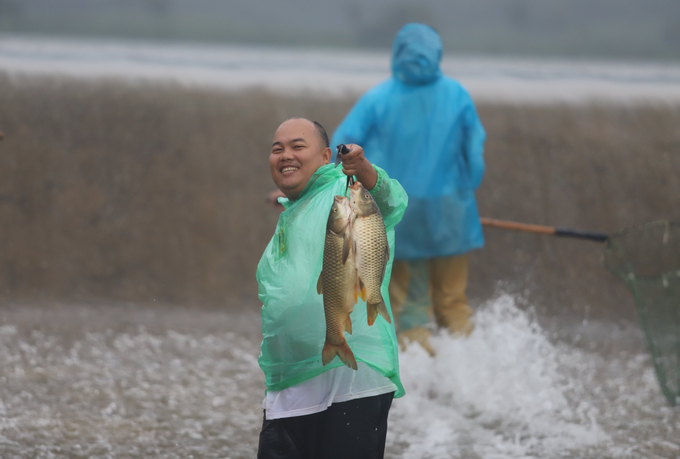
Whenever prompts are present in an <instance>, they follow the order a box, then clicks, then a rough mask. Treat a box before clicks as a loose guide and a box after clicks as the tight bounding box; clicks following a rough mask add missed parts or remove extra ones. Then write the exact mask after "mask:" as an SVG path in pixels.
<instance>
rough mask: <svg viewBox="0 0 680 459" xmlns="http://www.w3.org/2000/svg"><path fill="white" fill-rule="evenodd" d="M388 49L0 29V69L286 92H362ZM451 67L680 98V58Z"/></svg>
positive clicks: (482, 83)
mask: <svg viewBox="0 0 680 459" xmlns="http://www.w3.org/2000/svg"><path fill="white" fill-rule="evenodd" d="M389 58H390V56H389V50H385V52H375V51H373V52H368V51H342V50H331V49H313V48H308V49H302V48H297V49H296V48H282V47H279V48H274V47H269V48H265V47H245V46H240V47H237V46H224V45H223V46H218V45H198V44H182V43H153V42H138V41H122V40H118V41H105V40H93V41H76V40H66V39H50V38H29V37H17V36H0V71H3V70H4V71H6V72H10V73H12V74H17V75H23V74H48V75H69V76H75V77H120V78H133V79H145V80H169V81H175V82H180V83H184V84H190V85H207V86H213V87H220V88H227V89H240V88H245V87H252V86H260V87H267V88H269V89H271V90H274V91H278V92H283V93H287V94H290V93H310V92H311V93H315V94H325V95H344V94H347V93H354V94H356V93H361V92H363V91H365V90H366V89H368V88H370V87H371V86H373V85H375V84H377V83H378V82H380V81H382V80H384V79H385V78H387V77H388V76H389V73H390V65H389ZM442 68H443V71H444V73H445V74H447V75H449V76H452V77H454V78H456V79H458V80H460V81H461V82H462V83H463V85H465V87H467V88H468V89H469V90H470V92H471V94H472V96H473V97H474V98H475V99H476V100H478V101H480V100H490V101H499V100H507V101H514V102H531V103H545V102H547V103H554V102H556V101H559V102H588V101H592V100H598V101H600V100H605V101H614V102H625V103H630V102H638V101H641V100H642V101H648V102H656V103H658V102H664V103H665V102H673V103H677V102H679V101H680V65H678V64H669V63H653V62H617V61H584V60H564V59H563V60H560V59H518V58H498V57H496V58H493V57H481V56H457V55H452V54H449V53H445V54H444V59H443V62H442Z"/></svg>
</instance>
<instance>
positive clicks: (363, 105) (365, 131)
mask: <svg viewBox="0 0 680 459" xmlns="http://www.w3.org/2000/svg"><path fill="white" fill-rule="evenodd" d="M371 99H372V97H371V94H370V93H367V94H365V95H364V96H362V97H361V99H359V100H358V101H357V103H356V104H354V107H352V109H351V110H350V111H349V113H348V114H347V116H345V119H344V120H342V123H340V126H338V128H337V129H336V130H335V133H333V138H332V139H331V145H333V146H336V145H338V144H341V143H344V144H348V143H355V144H357V145H362V146H363V145H364V143H365V140H366V139H367V138H368V136H369V133H370V132H371V130H372V129H374V127H375V109H374V108H373V103H372V102H371Z"/></svg>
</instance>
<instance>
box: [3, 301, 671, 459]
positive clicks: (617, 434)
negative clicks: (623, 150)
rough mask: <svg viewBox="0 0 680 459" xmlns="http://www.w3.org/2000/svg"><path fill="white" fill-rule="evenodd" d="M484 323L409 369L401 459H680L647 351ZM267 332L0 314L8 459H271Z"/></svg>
mask: <svg viewBox="0 0 680 459" xmlns="http://www.w3.org/2000/svg"><path fill="white" fill-rule="evenodd" d="M475 320H476V329H475V332H474V333H473V334H472V335H471V336H470V337H469V338H467V339H453V338H451V337H449V336H447V335H443V334H442V335H438V336H435V337H434V339H433V345H434V347H435V348H436V350H437V355H436V357H434V358H431V357H430V356H429V355H428V354H426V353H425V352H424V351H423V350H422V349H420V348H419V347H418V346H417V345H411V346H410V347H409V348H408V350H407V351H405V352H403V353H402V354H401V357H400V365H401V374H402V378H403V382H404V385H405V387H406V391H407V394H406V396H405V397H404V398H401V399H398V400H395V402H394V404H393V408H392V411H391V412H390V420H389V422H390V426H389V431H388V443H387V449H386V457H388V458H392V459H396V458H408V459H411V458H416V459H417V458H423V459H425V458H428V459H434V458H465V459H467V458H483V459H487V458H488V459H501V458H513V459H514V458H609V457H611V458H640V457H645V458H670V457H678V456H679V455H680V411H679V410H677V409H672V408H670V407H668V406H667V405H666V403H665V399H664V398H663V396H662V395H661V393H660V391H659V388H658V385H657V383H656V380H655V377H654V373H653V370H652V367H651V363H650V359H649V358H648V357H647V355H646V353H645V352H644V350H637V351H628V350H621V351H620V352H614V353H613V354H612V353H610V352H609V353H607V354H604V353H602V352H599V351H598V350H597V349H596V350H590V349H589V348H588V346H585V347H584V346H581V347H576V346H574V345H573V344H570V343H568V342H563V341H555V339H552V338H550V337H549V336H548V333H546V332H545V331H544V330H543V329H542V328H541V327H540V326H539V325H538V322H537V321H536V320H535V319H534V317H533V314H532V313H531V312H527V311H525V310H523V309H522V308H520V307H518V306H517V304H516V301H515V299H514V298H513V297H512V296H508V295H502V296H500V297H499V298H497V299H496V300H494V301H491V302H489V303H487V304H485V305H482V306H481V307H479V308H478V309H477V312H476V315H475ZM609 326H611V325H610V324H605V325H604V327H605V328H606V327H609ZM258 328H259V318H258V315H257V313H256V312H254V311H250V312H248V313H247V314H246V313H242V312H237V311H217V312H216V311H200V310H189V309H186V310H184V309H182V308H167V309H161V308H155V309H147V308H145V307H143V306H139V307H130V308H127V309H126V310H124V311H121V309H120V308H115V307H111V308H106V307H101V306H98V307H94V306H62V307H61V308H58V309H54V308H50V307H37V306H30V307H23V308H20V309H16V310H14V311H12V310H3V311H0V457H3V458H28V457H30V458H85V457H87V458H102V459H103V458H118V457H129V458H189V457H193V458H222V459H224V458H231V459H236V458H239V459H240V458H252V457H255V455H256V452H257V442H258V434H259V430H260V426H261V420H262V409H261V401H262V396H263V391H264V383H263V379H264V378H263V375H262V373H261V371H260V369H259V367H258V365H257V353H258V346H259V339H260V337H259V336H258V331H257V330H258ZM586 340H587V336H586V337H585V338H582V339H581V343H583V342H584V341H586Z"/></svg>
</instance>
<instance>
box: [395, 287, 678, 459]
mask: <svg viewBox="0 0 680 459" xmlns="http://www.w3.org/2000/svg"><path fill="white" fill-rule="evenodd" d="M475 322H476V329H475V332H474V333H473V334H472V335H471V336H470V337H469V338H467V339H452V338H451V337H449V336H448V335H446V334H441V335H438V336H435V337H434V338H433V340H432V344H433V346H434V347H435V349H436V351H437V355H436V357H434V358H430V357H429V356H428V355H427V354H426V353H425V351H423V350H422V349H421V348H420V347H419V346H417V345H411V346H409V348H408V350H407V351H406V352H403V353H402V354H401V357H400V365H401V373H402V378H403V382H404V386H405V388H406V391H407V394H406V397H404V398H403V399H401V400H397V401H395V404H394V407H393V410H392V413H391V426H390V427H391V428H390V431H389V437H388V439H389V444H390V448H389V449H388V451H390V453H391V455H392V456H391V457H409V458H452V457H472V458H474V457H482V458H524V457H597V456H598V455H599V457H628V456H627V454H628V453H627V452H626V447H624V446H623V445H622V444H621V440H622V439H620V438H616V439H615V438H613V437H612V436H611V435H610V434H609V433H608V432H607V430H608V429H605V428H604V427H603V426H602V425H601V422H605V423H606V424H611V423H612V420H613V419H612V416H611V415H610V414H609V413H605V412H604V410H607V403H602V401H603V400H602V399H603V397H602V395H604V394H603V393H602V392H603V391H602V389H601V387H600V386H599V384H600V382H604V383H606V382H610V381H611V379H610V378H611V377H612V376H613V375H618V379H619V381H618V382H619V383H621V379H626V377H625V376H624V377H622V375H628V376H629V375H630V370H627V369H626V368H621V367H620V365H617V366H618V368H615V369H613V373H612V374H606V375H602V374H598V373H600V372H601V371H602V370H603V369H606V367H607V365H605V364H604V362H603V359H602V358H601V357H598V356H597V355H596V354H595V355H592V354H589V353H588V352H585V351H583V350H580V349H577V348H574V347H573V346H568V345H566V344H559V345H558V344H553V343H552V342H551V341H550V340H549V339H548V336H547V333H545V332H544V331H543V330H542V329H541V327H540V326H539V325H538V323H537V322H536V321H535V320H533V319H532V316H531V314H530V313H528V312H524V311H522V310H520V309H519V308H518V307H517V305H516V303H515V299H514V298H513V297H512V296H509V295H503V296H501V297H499V298H498V299H496V300H494V301H492V302H489V303H488V304H486V305H484V306H483V307H481V308H479V310H478V312H477V313H476V315H475ZM644 363H645V358H644V356H638V357H636V359H634V360H633V361H632V362H631V361H628V364H629V366H630V368H631V369H634V370H633V371H639V370H640V367H641V366H644ZM646 363H647V364H648V362H646ZM607 373H608V372H607ZM643 373H644V372H643ZM644 374H645V375H646V376H645V378H647V379H648V377H649V376H648V373H644ZM643 379H644V378H643ZM652 382H653V381H652ZM642 386H643V387H642V389H643V392H642V393H644V394H645V396H644V397H643V398H644V399H645V402H647V403H648V402H649V398H650V397H649V394H653V393H654V391H655V390H656V388H655V387H653V384H650V381H649V380H647V381H645V382H643V383H642ZM637 389H640V388H637ZM598 392H600V394H598ZM608 392H611V391H608ZM611 396H612V394H608V397H611ZM651 398H652V399H654V397H653V396H652V397H651ZM654 400H655V403H657V404H658V399H654ZM631 402H632V404H634V405H635V406H639V403H640V401H635V400H632V401H631ZM650 421H651V420H650ZM657 421H658V419H655V420H654V421H651V422H652V423H655V422H657ZM656 430H659V429H658V427H657V429H656ZM659 440H660V441H659V442H657V443H658V444H662V443H663V442H668V443H669V444H670V445H671V446H669V445H666V446H667V447H668V448H670V449H672V448H673V446H672V445H675V443H673V441H672V440H671V439H667V440H666V439H659ZM676 442H677V441H676ZM399 450H401V451H403V455H402V453H398V451H399ZM605 453H606V454H605ZM610 453H615V454H614V455H613V456H609V454H610ZM591 454H595V456H591ZM602 454H604V456H603V455H602Z"/></svg>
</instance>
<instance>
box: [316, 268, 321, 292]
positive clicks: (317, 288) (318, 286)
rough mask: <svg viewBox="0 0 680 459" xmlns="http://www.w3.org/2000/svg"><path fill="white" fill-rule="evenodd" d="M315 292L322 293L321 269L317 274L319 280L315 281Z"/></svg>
mask: <svg viewBox="0 0 680 459" xmlns="http://www.w3.org/2000/svg"><path fill="white" fill-rule="evenodd" d="M316 293H318V294H319V295H323V271H321V274H319V280H318V281H317V282H316Z"/></svg>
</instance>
